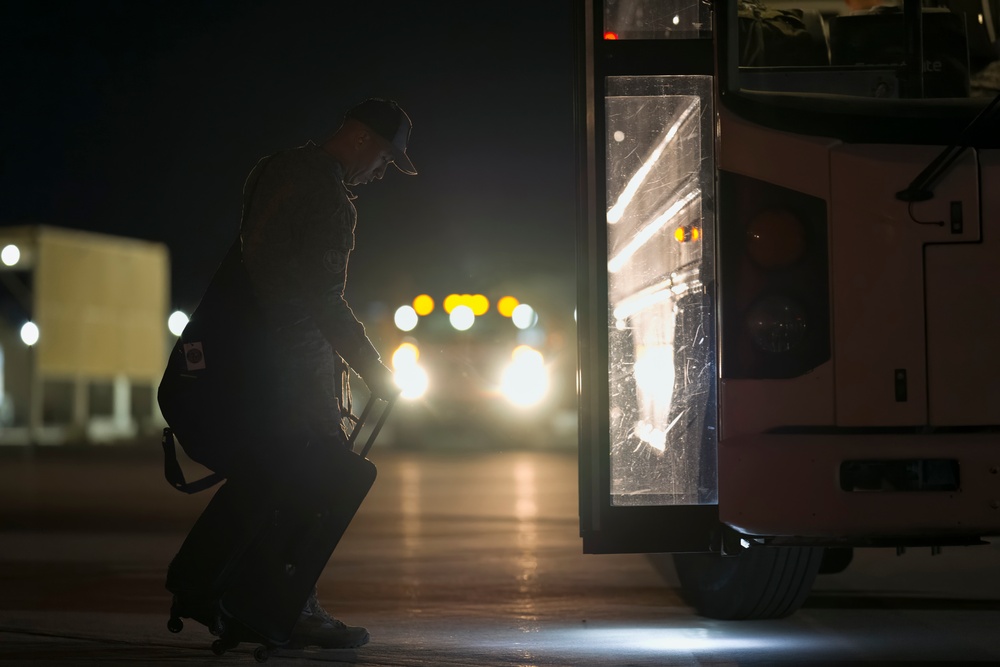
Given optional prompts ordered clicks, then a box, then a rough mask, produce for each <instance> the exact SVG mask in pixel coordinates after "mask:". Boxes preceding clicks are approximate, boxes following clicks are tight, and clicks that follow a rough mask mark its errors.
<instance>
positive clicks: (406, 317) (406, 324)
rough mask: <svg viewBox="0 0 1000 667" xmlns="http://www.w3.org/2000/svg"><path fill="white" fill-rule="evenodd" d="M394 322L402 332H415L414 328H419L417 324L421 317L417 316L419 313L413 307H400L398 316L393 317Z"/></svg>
mask: <svg viewBox="0 0 1000 667" xmlns="http://www.w3.org/2000/svg"><path fill="white" fill-rule="evenodd" d="M392 321H393V322H395V324H396V328H398V329H399V330H400V331H413V329H414V327H416V326H417V322H419V321H420V316H419V315H417V311H415V310H414V309H413V306H400V307H399V308H397V309H396V314H395V315H393V317H392Z"/></svg>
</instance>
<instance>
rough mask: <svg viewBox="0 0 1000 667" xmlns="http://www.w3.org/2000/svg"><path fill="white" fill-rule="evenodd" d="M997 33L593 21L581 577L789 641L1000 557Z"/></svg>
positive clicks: (823, 5)
mask: <svg viewBox="0 0 1000 667" xmlns="http://www.w3.org/2000/svg"><path fill="white" fill-rule="evenodd" d="M997 9H998V7H997V3H996V2H995V1H993V0H983V1H981V2H980V1H974V2H957V1H956V2H935V3H930V2H920V1H919V0H902V1H900V2H881V3H880V2H874V1H870V2H863V1H862V0H851V1H849V2H839V1H838V2H822V1H801V2H767V3H765V2H762V1H760V2H759V1H754V0H741V1H739V2H734V1H729V2H711V3H710V2H704V1H702V0H655V1H654V0H586V1H585V2H581V3H579V6H578V7H577V9H576V15H575V20H576V24H575V30H576V32H577V35H578V40H577V44H578V50H577V55H578V58H577V62H578V74H577V86H576V90H577V93H576V100H577V102H576V126H577V128H578V129H577V138H578V143H577V150H578V160H577V162H578V165H579V173H578V183H579V192H580V197H579V207H578V208H579V214H578V219H579V225H578V239H577V241H578V244H577V245H578V249H579V257H578V259H579V262H578V266H579V268H578V285H579V288H578V304H577V307H578V355H579V401H580V412H579V414H580V422H579V431H578V432H579V441H580V480H579V488H580V532H581V537H582V542H583V549H584V551H585V552H586V553H647V554H651V558H652V559H653V560H654V561H655V562H658V563H663V562H666V563H668V564H672V566H673V568H674V571H675V572H676V576H677V579H678V580H679V582H680V586H681V593H682V595H683V597H684V598H685V599H686V600H687V601H688V602H689V603H690V604H691V605H692V606H693V607H694V608H695V610H696V611H697V612H698V613H699V614H701V615H704V616H707V617H711V618H719V619H749V618H776V617H782V616H785V615H788V614H790V613H792V612H794V611H795V610H796V609H797V608H798V607H799V606H800V605H801V604H802V602H803V601H804V599H805V598H806V596H807V595H808V593H809V590H810V588H811V587H812V585H813V583H814V582H815V579H816V576H817V575H818V574H819V573H823V572H836V571H840V570H842V569H843V568H844V567H846V566H847V564H848V563H849V562H850V559H851V556H852V554H853V553H854V552H853V550H854V549H857V548H868V547H896V548H898V549H905V548H907V547H929V548H931V549H938V548H940V547H942V546H952V545H962V546H971V545H979V544H988V539H989V538H990V537H995V536H996V535H998V534H1000V429H998V425H1000V353H998V351H997V341H1000V308H998V306H997V304H1000V261H998V259H1000V187H998V186H997V182H998V181H1000V151H998V150H997V149H998V147H1000V131H998V127H1000V124H998V123H997V116H998V114H997V101H998V100H997V98H996V95H997V93H998V92H1000V64H998V61H997V48H996V47H997V40H996V31H997V28H998V25H997V14H998V11H997Z"/></svg>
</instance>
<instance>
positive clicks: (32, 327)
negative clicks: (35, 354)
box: [21, 322, 39, 346]
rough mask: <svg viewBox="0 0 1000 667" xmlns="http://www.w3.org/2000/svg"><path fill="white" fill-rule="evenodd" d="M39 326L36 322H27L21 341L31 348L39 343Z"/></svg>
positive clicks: (22, 330)
mask: <svg viewBox="0 0 1000 667" xmlns="http://www.w3.org/2000/svg"><path fill="white" fill-rule="evenodd" d="M38 336H39V333H38V325H37V324H35V323H34V322H25V323H24V326H22V327H21V340H22V341H24V344H25V345H28V346H31V345H34V344H35V343H37V342H38Z"/></svg>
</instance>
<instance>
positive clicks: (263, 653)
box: [253, 646, 271, 662]
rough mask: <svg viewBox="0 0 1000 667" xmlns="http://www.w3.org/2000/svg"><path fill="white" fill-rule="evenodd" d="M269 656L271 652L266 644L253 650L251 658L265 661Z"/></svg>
mask: <svg viewBox="0 0 1000 667" xmlns="http://www.w3.org/2000/svg"><path fill="white" fill-rule="evenodd" d="M269 657H271V652H270V651H269V650H268V648H267V647H266V646H258V647H257V648H255V649H254V650H253V659H254V660H256V661H257V662H267V659H268V658H269Z"/></svg>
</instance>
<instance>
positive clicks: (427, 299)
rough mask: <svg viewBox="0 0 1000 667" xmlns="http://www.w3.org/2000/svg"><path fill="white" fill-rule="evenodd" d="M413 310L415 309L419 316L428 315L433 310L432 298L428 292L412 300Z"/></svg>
mask: <svg viewBox="0 0 1000 667" xmlns="http://www.w3.org/2000/svg"><path fill="white" fill-rule="evenodd" d="M413 310H415V311H417V315H419V316H420V317H424V316H425V315H430V314H431V313H432V312H434V299H432V298H431V296H430V295H429V294H421V295H420V296H418V297H417V298H415V299H414V300H413Z"/></svg>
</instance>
